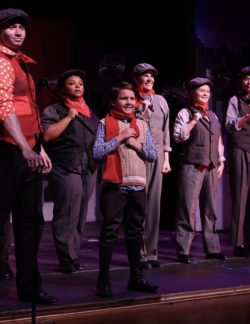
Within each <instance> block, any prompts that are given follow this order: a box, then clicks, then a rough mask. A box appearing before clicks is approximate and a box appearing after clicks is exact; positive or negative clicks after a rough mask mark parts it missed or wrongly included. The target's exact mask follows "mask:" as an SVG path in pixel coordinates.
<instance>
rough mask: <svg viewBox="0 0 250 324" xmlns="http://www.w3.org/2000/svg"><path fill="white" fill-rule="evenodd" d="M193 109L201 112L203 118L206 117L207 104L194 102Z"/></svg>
mask: <svg viewBox="0 0 250 324" xmlns="http://www.w3.org/2000/svg"><path fill="white" fill-rule="evenodd" d="M194 106H195V108H197V109H198V110H200V111H202V112H203V114H204V115H205V116H208V103H204V102H195V103H194Z"/></svg>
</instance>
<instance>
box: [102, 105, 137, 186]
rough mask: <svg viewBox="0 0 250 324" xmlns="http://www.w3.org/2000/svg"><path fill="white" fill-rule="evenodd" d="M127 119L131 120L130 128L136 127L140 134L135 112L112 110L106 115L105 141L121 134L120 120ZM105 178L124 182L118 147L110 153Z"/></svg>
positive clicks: (115, 181)
mask: <svg viewBox="0 0 250 324" xmlns="http://www.w3.org/2000/svg"><path fill="white" fill-rule="evenodd" d="M124 119H127V120H129V121H130V126H129V127H130V128H134V129H135V131H136V136H137V137H138V136H139V135H140V130H139V128H138V126H137V124H136V118H135V115H134V114H125V113H123V112H121V111H117V110H111V112H110V113H109V114H107V115H106V117H105V133H106V135H105V141H109V140H111V139H112V138H113V137H115V136H117V135H119V123H118V120H124ZM103 180H106V181H111V182H114V183H119V184H120V183H122V167H121V159H120V155H119V152H118V149H116V150H115V151H113V152H111V153H109V154H108V156H107V159H106V165H105V169H104V173H103Z"/></svg>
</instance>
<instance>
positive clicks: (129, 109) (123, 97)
mask: <svg viewBox="0 0 250 324" xmlns="http://www.w3.org/2000/svg"><path fill="white" fill-rule="evenodd" d="M135 100H136V98H135V93H134V91H132V90H128V89H121V90H120V91H119V92H118V95H117V98H116V100H115V101H114V103H113V106H114V108H115V110H117V111H122V112H124V113H125V114H127V115H131V114H133V113H134V111H135Z"/></svg>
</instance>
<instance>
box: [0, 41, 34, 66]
mask: <svg viewBox="0 0 250 324" xmlns="http://www.w3.org/2000/svg"><path fill="white" fill-rule="evenodd" d="M0 52H2V53H4V54H6V55H9V56H17V57H18V58H19V59H20V60H22V61H23V62H25V63H36V61H35V60H33V59H32V58H31V57H29V56H28V55H25V54H23V53H22V52H17V53H16V52H14V51H12V50H11V49H9V48H8V47H5V46H3V45H1V44H0Z"/></svg>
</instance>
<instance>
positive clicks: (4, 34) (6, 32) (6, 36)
mask: <svg viewBox="0 0 250 324" xmlns="http://www.w3.org/2000/svg"><path fill="white" fill-rule="evenodd" d="M25 37H26V29H25V26H24V25H23V24H21V23H12V24H11V25H7V26H5V27H2V29H0V42H1V44H2V45H4V46H6V47H8V48H10V49H12V50H18V49H19V48H20V47H21V46H22V45H23V42H24V40H25Z"/></svg>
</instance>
